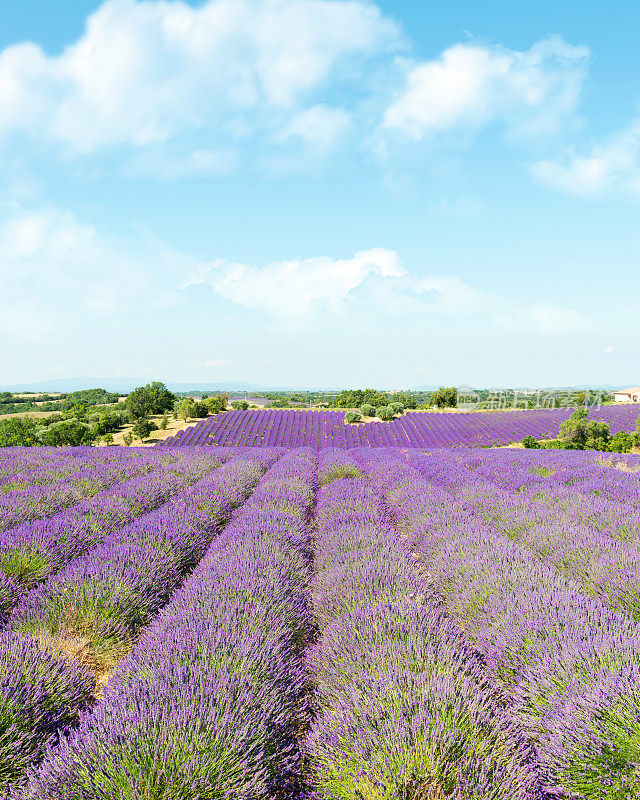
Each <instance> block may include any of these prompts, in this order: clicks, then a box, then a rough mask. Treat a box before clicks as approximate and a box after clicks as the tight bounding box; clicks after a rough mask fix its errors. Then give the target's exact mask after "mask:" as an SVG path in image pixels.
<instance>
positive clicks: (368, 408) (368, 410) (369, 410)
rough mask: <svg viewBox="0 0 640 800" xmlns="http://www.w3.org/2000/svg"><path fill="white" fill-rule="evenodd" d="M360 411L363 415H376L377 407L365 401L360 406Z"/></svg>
mask: <svg viewBox="0 0 640 800" xmlns="http://www.w3.org/2000/svg"><path fill="white" fill-rule="evenodd" d="M360 413H361V414H362V416H363V417H375V415H376V409H375V407H374V406H372V405H371V403H363V404H362V405H361V406H360Z"/></svg>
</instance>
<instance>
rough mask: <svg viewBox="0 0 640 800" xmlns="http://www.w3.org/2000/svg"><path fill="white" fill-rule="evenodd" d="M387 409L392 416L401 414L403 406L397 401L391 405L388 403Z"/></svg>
mask: <svg viewBox="0 0 640 800" xmlns="http://www.w3.org/2000/svg"><path fill="white" fill-rule="evenodd" d="M389 408H390V409H391V410H392V411H393V413H394V414H402V412H403V411H404V406H403V405H402V403H400V402H398V401H397V400H394V402H393V403H389Z"/></svg>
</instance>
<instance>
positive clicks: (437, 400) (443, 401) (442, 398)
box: [429, 386, 458, 408]
mask: <svg viewBox="0 0 640 800" xmlns="http://www.w3.org/2000/svg"><path fill="white" fill-rule="evenodd" d="M429 402H430V403H431V405H432V406H437V407H438V408H456V406H457V405H458V390H457V389H456V387H455V386H441V387H440V388H439V389H436V391H435V392H433V393H432V395H431V397H430V398H429Z"/></svg>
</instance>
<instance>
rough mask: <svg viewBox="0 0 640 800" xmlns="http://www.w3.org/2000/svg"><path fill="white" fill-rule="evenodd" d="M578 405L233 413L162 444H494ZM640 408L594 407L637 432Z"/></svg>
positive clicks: (550, 423) (549, 425) (551, 431)
mask: <svg viewBox="0 0 640 800" xmlns="http://www.w3.org/2000/svg"><path fill="white" fill-rule="evenodd" d="M572 411H573V409H566V408H559V409H549V410H540V411H509V412H495V413H451V414H441V413H431V412H409V413H407V414H405V415H403V416H402V417H399V418H398V419H395V420H392V421H391V422H372V423H366V424H361V425H345V424H344V412H343V411H322V410H318V411H293V410H266V411H229V412H225V413H223V414H218V415H216V416H214V417H209V418H207V419H205V420H203V421H202V422H199V423H198V424H197V425H195V426H193V427H191V428H188V429H187V430H184V431H180V432H179V433H178V434H176V436H174V437H173V438H171V439H165V440H164V441H162V442H160V446H162V447H182V446H193V445H224V446H241V447H259V446H268V447H313V448H316V449H319V448H323V447H363V446H366V447H418V448H421V447H445V446H465V447H491V446H495V445H502V444H508V443H510V442H514V441H520V440H521V439H522V438H524V437H525V436H528V435H533V436H534V437H535V438H536V439H548V438H554V437H555V436H557V434H558V430H559V428H560V424H561V423H562V422H564V421H565V420H566V419H568V418H569V416H570V415H571V413H572ZM639 415H640V406H638V405H624V406H603V407H601V408H599V409H591V411H590V419H597V420H603V421H605V422H608V423H609V425H610V426H611V432H612V433H617V432H618V431H633V430H635V428H636V422H637V419H638V416H639Z"/></svg>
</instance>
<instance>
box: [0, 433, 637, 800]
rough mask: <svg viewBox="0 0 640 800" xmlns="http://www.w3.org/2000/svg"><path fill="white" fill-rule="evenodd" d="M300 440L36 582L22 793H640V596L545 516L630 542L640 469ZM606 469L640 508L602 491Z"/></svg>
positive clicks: (235, 460) (17, 741)
mask: <svg viewBox="0 0 640 800" xmlns="http://www.w3.org/2000/svg"><path fill="white" fill-rule="evenodd" d="M195 452H196V451H194V456H195ZM200 452H201V453H203V458H204V457H206V456H208V457H210V458H211V457H215V456H216V455H217V453H218V450H217V449H210V448H207V449H206V450H201V451H200ZM494 452H495V451H494ZM281 454H282V451H273V450H267V449H264V450H262V451H260V450H256V451H240V452H238V453H237V454H236V455H235V457H231V453H230V451H223V452H222V453H221V456H222V458H219V459H218V461H217V463H220V462H221V461H226V464H225V465H224V466H222V467H218V468H217V469H215V470H214V471H213V472H210V475H205V476H204V477H201V480H200V482H199V483H196V484H195V486H193V487H192V488H183V489H181V490H180V491H178V492H177V493H174V494H173V495H172V498H173V499H169V501H168V502H167V503H166V504H165V505H164V506H162V507H161V508H160V509H159V510H158V511H155V512H152V513H149V514H147V515H146V516H144V517H140V518H139V519H137V520H134V521H133V522H131V523H130V524H129V525H128V526H126V527H125V528H120V529H118V530H115V531H114V532H113V533H109V534H108V535H107V536H106V538H103V540H102V541H100V542H98V543H97V544H93V545H92V546H91V548H88V549H86V550H85V551H84V552H83V553H82V554H81V555H77V556H75V558H74V559H73V560H72V561H71V562H69V563H67V565H66V566H63V567H62V569H61V568H60V567H61V566H62V564H60V565H58V566H56V567H55V568H54V569H55V570H56V571H54V572H53V574H51V575H50V576H49V577H48V578H47V579H46V580H45V581H44V582H40V583H38V584H37V585H36V586H35V587H34V588H33V589H31V591H29V592H28V593H26V594H23V595H22V597H21V598H20V599H19V601H18V604H17V606H16V607H15V608H14V610H13V612H12V613H11V616H10V617H9V622H8V626H7V630H6V632H5V634H4V638H3V639H0V658H1V659H2V663H3V664H4V665H6V667H5V669H4V673H5V675H7V676H11V675H12V674H13V673H15V672H16V671H17V667H16V665H17V664H18V663H19V664H26V665H28V666H27V667H21V670H22V677H21V678H18V679H16V678H13V679H11V678H10V677H8V678H7V679H6V680H5V682H4V687H1V686H0V698H2V701H3V705H2V706H0V711H2V713H1V714H0V726H2V725H3V724H4V722H3V721H7V725H6V726H5V727H0V765H3V764H4V765H9V767H10V766H11V765H13V764H15V765H16V766H15V768H14V769H13V771H11V769H10V768H8V771H5V772H4V773H3V772H2V768H1V766H0V783H3V785H5V786H8V796H11V797H17V796H18V794H17V792H18V789H17V787H18V786H22V785H23V784H24V779H25V775H26V774H27V773H28V783H27V785H26V786H24V787H23V788H22V789H21V790H20V796H21V797H24V798H29V800H34V799H35V798H44V800H46V799H47V798H62V800H81V799H82V800H90V798H91V799H95V800H102V799H103V798H104V800H107V798H109V799H110V800H111V798H113V800H116V799H119V798H139V800H143V798H145V800H150V799H151V798H160V797H175V798H182V799H183V800H196V799H197V800H213V798H221V799H223V800H227V798H229V800H230V798H245V800H249V798H252V799H253V798H256V800H258V799H259V798H265V800H267V798H280V799H281V800H284V798H289V799H290V800H293V798H301V797H307V798H317V800H339V799H340V800H347V798H348V800H362V799H363V798H366V800H386V798H403V800H418V798H419V799H420V800H424V799H425V798H429V800H436V799H437V800H441V798H443V799H444V798H456V799H457V800H472V799H473V800H480V798H488V799H490V798H493V800H503V799H504V800H506V799H507V798H514V799H515V798H521V800H525V799H526V800H534V798H542V797H549V798H551V797H554V798H556V797H567V798H569V797H573V798H585V799H586V798H594V799H595V798H603V800H604V798H611V799H613V798H627V797H629V798H630V797H635V796H637V795H638V793H639V792H640V784H639V782H638V778H637V776H636V772H635V770H636V764H637V760H638V759H637V756H638V755H639V748H638V746H637V744H635V743H636V742H637V741H638V738H639V737H638V727H639V722H638V719H639V716H640V697H638V696H637V695H636V694H635V684H636V682H637V677H638V675H637V672H638V662H639V659H638V658H637V653H638V647H637V645H638V643H639V642H640V636H638V633H639V632H640V631H639V630H638V628H637V625H636V623H635V622H634V621H633V620H632V616H633V613H630V611H631V612H632V609H629V608H626V607H624V604H623V603H621V602H614V600H613V599H612V595H611V593H610V592H607V591H604V589H602V590H601V591H596V590H595V589H594V586H595V583H594V581H593V580H591V581H585V580H582V577H581V576H580V575H579V574H578V573H577V572H571V569H570V568H569V564H570V562H571V558H568V559H567V561H566V563H565V562H564V561H561V560H558V559H555V560H554V559H553V558H552V559H549V558H548V557H547V554H546V553H545V552H542V550H541V549H540V547H539V546H538V545H539V544H540V543H541V542H542V538H541V536H538V535H537V534H536V535H535V536H534V535H533V533H531V532H532V531H536V530H538V528H540V529H542V527H543V526H544V525H549V524H550V523H551V522H552V520H553V517H554V515H555V516H557V515H562V514H564V515H565V518H563V520H564V521H563V523H562V526H560V528H559V530H565V533H570V525H571V523H570V520H571V519H572V517H571V515H574V516H575V515H577V514H578V513H582V514H583V517H580V523H579V524H580V526H581V527H580V532H581V535H582V536H583V537H586V536H587V535H592V534H595V533H596V532H598V533H599V534H600V535H602V536H607V537H608V541H610V542H612V543H616V544H623V545H624V546H625V547H628V548H630V550H631V549H633V548H634V547H635V544H633V542H632V541H631V539H630V538H629V534H628V532H629V531H630V530H631V529H632V527H633V525H634V524H635V522H634V520H635V516H634V515H635V514H636V513H637V512H636V508H635V506H634V505H633V503H632V500H631V498H632V497H633V490H634V488H636V487H637V482H638V476H637V474H636V473H635V472H631V471H624V472H622V471H620V470H616V469H615V468H614V467H612V466H606V465H602V464H598V463H595V460H594V457H593V455H592V454H585V453H581V454H575V453H574V454H565V453H548V454H545V457H546V461H544V464H542V462H541V458H542V456H541V455H540V454H537V453H536V454H531V455H529V454H517V455H515V456H510V455H504V456H503V455H502V454H501V453H499V452H498V453H496V459H498V460H500V459H502V461H501V464H502V466H500V465H497V464H492V462H491V459H490V454H488V453H479V452H478V451H475V453H468V454H463V453H460V452H457V453H454V452H452V451H442V452H441V453H437V454H434V453H426V454H420V453H417V452H415V451H413V452H411V451H407V450H400V449H397V450H394V449H385V450H373V449H368V448H363V449H360V450H356V451H352V452H346V451H344V450H325V451H321V452H320V453H316V452H314V451H313V450H312V449H302V450H294V451H291V452H289V453H288V454H286V455H284V456H283V457H281V458H280V460H276V459H278V457H279V456H281ZM569 456H571V457H575V460H574V462H573V463H572V464H569V462H568V461H567V460H566V459H567V458H568V457H569ZM527 458H528V459H529V460H528V461H527V460H526V459H527ZM509 459H511V460H509ZM516 459H520V462H519V466H514V461H515V460H516ZM554 459H556V461H554ZM407 461H409V462H410V463H407ZM635 461H638V460H637V459H636V460H635ZM274 462H275V464H274ZM624 463H625V464H626V465H627V470H631V469H633V467H634V465H635V462H634V459H631V458H627V459H625V461H624ZM271 464H274V465H273V466H271V467H270V468H269V469H267V468H268V467H269V465H271ZM541 464H542V465H541ZM545 465H546V466H545ZM563 465H564V466H563ZM565 467H566V468H565ZM213 468H214V466H213V464H211V469H213ZM265 469H267V472H266V473H265V474H264V477H263V478H262V480H261V482H260V483H259V484H258V486H257V488H256V489H255V491H254V492H253V494H251V497H250V498H249V500H248V501H247V502H245V503H244V505H242V501H243V500H244V499H245V498H246V497H247V496H248V494H249V492H250V490H251V486H252V485H254V484H255V483H256V481H258V479H259V476H260V475H261V474H262V473H263V472H264V471H265ZM518 469H519V470H520V471H521V472H523V473H524V475H523V480H522V486H517V485H516V484H515V474H516V473H517V472H518ZM563 470H564V471H563ZM572 473H573V475H574V479H573V480H572V479H571V477H570V475H571V474H572ZM598 474H601V475H602V476H603V480H604V481H605V482H606V480H607V476H610V475H612V476H613V478H614V479H615V480H614V483H616V481H617V483H618V484H619V485H620V492H622V487H624V488H626V489H627V490H628V492H627V499H626V500H623V499H621V498H620V497H618V498H617V499H616V500H613V499H608V498H604V499H603V497H602V496H599V497H596V498H593V492H592V491H591V490H590V489H589V486H590V485H593V484H594V481H596V479H597V475H598ZM560 476H564V478H566V480H564V481H563V480H561V477H560ZM318 486H319V489H318ZM500 492H502V493H504V496H502V495H499V493H500ZM622 494H624V492H622ZM498 496H499V497H500V502H497V501H496V502H494V500H495V499H496V498H497V497H498ZM541 498H542V501H541ZM576 498H577V500H578V502H576ZM591 498H593V500H594V501H595V506H594V509H595V511H594V509H592V508H591V507H587V506H588V503H586V501H587V500H590V499H591ZM541 502H542V505H540V503H541ZM527 503H528V505H527ZM545 503H546V505H545ZM510 504H511V505H510ZM536 504H538V505H536ZM511 506H513V507H515V508H517V509H518V511H517V512H512V511H511ZM232 507H235V508H236V511H234V512H233V513H231V514H230V512H231V508H232ZM623 512H625V513H626V517H624V520H623V523H622V524H621V526H619V528H617V527H616V524H615V520H616V516H615V515H616V513H619V514H622V513H623ZM509 514H511V516H509ZM518 514H520V515H521V516H518ZM527 515H528V516H527ZM503 517H505V519H506V521H503ZM52 519H53V518H52ZM227 519H229V520H230V522H229V523H228V525H227V527H226V528H225V530H224V532H222V533H221V530H222V526H223V525H224V523H225V522H226V521H227ZM514 519H515V520H516V523H517V524H516V525H515V526H514V525H512V524H511V522H512V521H513V520H514ZM577 519H578V517H577V516H575V518H574V522H575V521H576V520H577ZM496 526H498V527H499V530H496ZM536 526H538V528H536ZM563 526H564V527H563ZM515 528H517V530H515ZM622 531H624V534H623V533H622ZM514 540H515V541H514ZM554 541H555V540H554ZM580 541H581V542H584V541H586V539H583V540H580ZM558 542H559V538H558ZM591 544H592V540H589V542H588V545H589V546H591ZM580 547H582V544H581V545H580ZM207 548H208V549H207ZM574 549H576V550H578V549H579V548H574ZM205 551H206V555H205V556H204V558H203V559H202V560H200V558H201V556H202V555H203V553H205ZM602 552H604V551H602ZM616 552H618V551H616ZM570 555H571V554H570ZM191 569H193V570H194V571H193V573H192V574H191V576H190V577H189V578H188V579H187V580H186V582H185V583H184V584H183V585H182V587H181V588H180V584H181V582H182V580H183V578H184V576H185V574H187V573H188V572H189V571H190V570H191ZM592 577H593V576H592ZM602 586H604V584H602ZM165 604H166V605H165ZM159 609H162V610H161V611H160V613H159V614H158V613H157V612H158V610H159ZM70 611H73V613H71V614H70ZM145 629H146V630H145ZM141 632H142V635H141ZM70 658H71V660H72V662H73V664H76V666H73V665H71V664H70V663H69V659H70ZM78 664H80V665H83V667H84V671H82V669H81V668H80V667H78V666H77V665H78ZM87 669H90V671H91V675H92V678H91V679H89V678H88V677H87V672H86V670H87ZM112 669H113V671H112V672H111V670H112ZM109 672H111V676H110V678H109V680H108V683H107V684H106V688H105V690H104V697H103V698H102V699H101V700H100V702H96V699H95V698H96V696H100V694H101V692H100V691H99V690H98V691H96V684H97V685H98V686H100V684H102V683H103V682H104V680H105V679H106V677H107V676H108V673H109ZM92 694H93V699H92V697H91V695H92ZM70 726H75V729H74V730H70V731H69V732H68V733H66V731H67V729H69V728H70ZM61 734H62V740H61V742H60V743H59V742H58V737H59V736H60V735H61ZM3 743H4V744H3ZM3 747H4V752H3ZM43 753H44V760H43V761H42V764H41V765H40V766H39V767H37V766H36V764H37V761H38V760H39V759H40V758H41V757H42V755H43ZM30 767H31V769H30V770H29V768H30Z"/></svg>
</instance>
